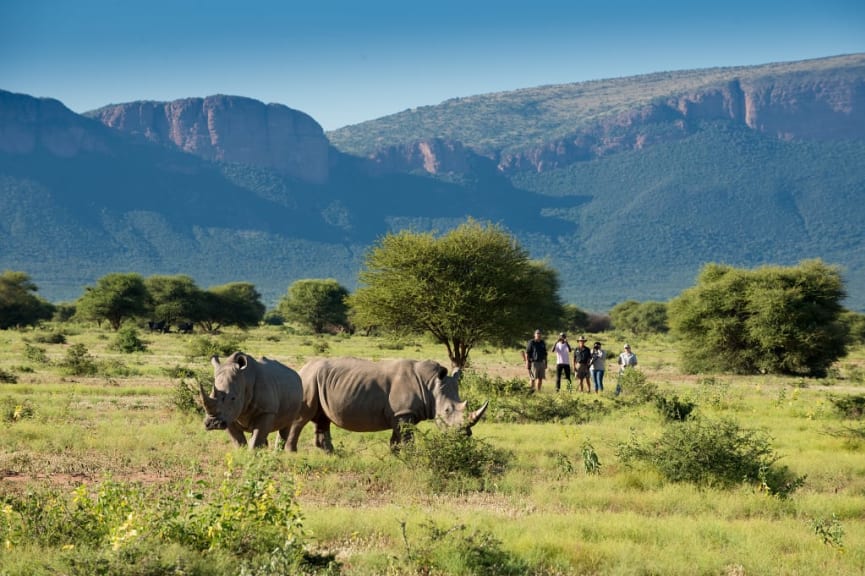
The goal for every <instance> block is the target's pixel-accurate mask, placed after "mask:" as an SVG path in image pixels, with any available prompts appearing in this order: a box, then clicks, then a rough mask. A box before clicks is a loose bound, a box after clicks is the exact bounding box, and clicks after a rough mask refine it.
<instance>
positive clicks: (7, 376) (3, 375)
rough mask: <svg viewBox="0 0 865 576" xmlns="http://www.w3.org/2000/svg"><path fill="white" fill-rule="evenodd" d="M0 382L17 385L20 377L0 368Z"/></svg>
mask: <svg viewBox="0 0 865 576" xmlns="http://www.w3.org/2000/svg"><path fill="white" fill-rule="evenodd" d="M0 382H2V383H4V384H17V383H18V376H16V375H15V373H14V372H10V371H8V370H4V369H3V368H0Z"/></svg>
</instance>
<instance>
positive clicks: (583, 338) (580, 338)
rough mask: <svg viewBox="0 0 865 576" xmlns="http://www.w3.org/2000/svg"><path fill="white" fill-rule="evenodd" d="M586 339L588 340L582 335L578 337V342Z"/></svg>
mask: <svg viewBox="0 0 865 576" xmlns="http://www.w3.org/2000/svg"><path fill="white" fill-rule="evenodd" d="M585 341H586V337H585V336H580V337H579V338H577V342H585Z"/></svg>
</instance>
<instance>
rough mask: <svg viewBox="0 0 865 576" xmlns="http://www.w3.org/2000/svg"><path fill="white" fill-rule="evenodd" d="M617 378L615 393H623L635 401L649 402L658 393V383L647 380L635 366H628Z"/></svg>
mask: <svg viewBox="0 0 865 576" xmlns="http://www.w3.org/2000/svg"><path fill="white" fill-rule="evenodd" d="M617 378H618V380H617V382H616V395H618V394H624V395H625V396H626V397H627V398H629V399H630V400H632V401H634V402H637V403H642V402H649V401H651V400H652V399H654V398H655V397H656V396H657V395H658V385H657V384H654V383H652V382H649V381H648V379H647V378H646V375H645V374H643V372H641V371H640V370H639V369H637V368H628V369H627V370H625V371H624V372H623V373H622V374H620V375H618V377H617Z"/></svg>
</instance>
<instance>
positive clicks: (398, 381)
mask: <svg viewBox="0 0 865 576" xmlns="http://www.w3.org/2000/svg"><path fill="white" fill-rule="evenodd" d="M310 368H311V370H309V371H307V370H306V367H305V368H304V369H303V370H302V371H301V372H302V375H303V381H304V385H305V386H310V385H314V386H315V388H316V390H317V392H318V399H319V402H320V404H321V408H322V410H323V411H324V413H325V414H326V415H327V417H328V418H329V419H330V420H331V421H332V422H333V423H334V424H336V425H337V426H339V427H340V428H344V429H346V430H350V431H353V432H373V431H377V430H389V429H392V428H393V427H394V425H395V423H396V417H398V416H406V415H412V416H413V417H414V418H415V419H416V420H423V419H426V418H428V416H427V410H426V404H427V402H426V399H425V393H424V392H423V391H422V385H421V382H420V381H419V378H418V376H417V374H416V373H415V370H414V362H413V361H411V360H398V361H385V362H370V361H368V360H361V359H357V358H332V359H327V360H320V361H317V362H316V363H315V364H314V366H310ZM307 378H309V379H310V380H309V381H307Z"/></svg>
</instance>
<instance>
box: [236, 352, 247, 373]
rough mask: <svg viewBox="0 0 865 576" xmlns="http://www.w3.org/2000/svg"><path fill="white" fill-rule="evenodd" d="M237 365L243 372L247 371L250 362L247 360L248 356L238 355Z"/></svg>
mask: <svg viewBox="0 0 865 576" xmlns="http://www.w3.org/2000/svg"><path fill="white" fill-rule="evenodd" d="M237 365H238V366H240V369H241V370H246V367H247V366H249V362H248V361H247V359H246V356H244V355H243V354H238V355H237Z"/></svg>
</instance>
